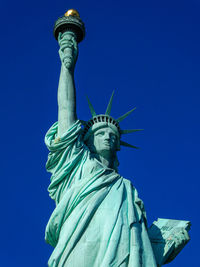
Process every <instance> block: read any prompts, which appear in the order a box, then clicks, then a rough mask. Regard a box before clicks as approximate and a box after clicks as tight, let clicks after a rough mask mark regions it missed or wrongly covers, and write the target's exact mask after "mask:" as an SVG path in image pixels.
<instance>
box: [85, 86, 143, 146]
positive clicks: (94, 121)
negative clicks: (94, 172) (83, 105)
mask: <svg viewBox="0 0 200 267" xmlns="http://www.w3.org/2000/svg"><path fill="white" fill-rule="evenodd" d="M113 96H114V91H113V93H112V95H111V98H110V101H109V103H108V106H107V109H106V112H105V114H100V115H97V114H96V112H95V110H94V107H93V105H92V103H91V102H90V100H89V98H88V97H87V101H88V105H89V109H90V112H91V114H92V118H91V119H90V120H89V121H87V122H86V121H81V122H82V124H83V125H84V129H83V133H82V134H83V139H84V141H86V140H87V139H88V138H89V136H90V135H91V132H94V131H96V130H97V129H98V128H102V127H105V126H107V127H110V128H112V130H113V131H114V132H115V133H116V135H117V136H118V138H119V140H120V145H121V146H126V147H131V148H136V149H138V148H139V147H137V146H133V145H131V144H128V143H126V142H124V141H122V140H121V135H123V134H128V133H133V132H138V131H142V130H143V129H130V130H122V129H121V128H120V125H119V123H120V122H121V121H123V120H124V119H125V118H126V117H128V115H130V114H131V113H132V112H133V111H134V110H135V109H136V108H133V109H131V110H130V111H128V112H127V113H125V114H124V115H122V116H121V117H119V118H118V119H114V118H113V117H111V116H110V112H111V108H112V102H113Z"/></svg>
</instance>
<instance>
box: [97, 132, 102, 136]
mask: <svg viewBox="0 0 200 267" xmlns="http://www.w3.org/2000/svg"><path fill="white" fill-rule="evenodd" d="M95 135H96V136H103V135H104V132H99V133H96V134H95Z"/></svg>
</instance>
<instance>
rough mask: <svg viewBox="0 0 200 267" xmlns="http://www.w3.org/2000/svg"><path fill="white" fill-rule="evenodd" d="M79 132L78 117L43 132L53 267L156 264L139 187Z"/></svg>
mask: <svg viewBox="0 0 200 267" xmlns="http://www.w3.org/2000/svg"><path fill="white" fill-rule="evenodd" d="M81 132H82V129H81V123H80V122H79V121H77V122H75V123H74V125H73V126H72V127H71V128H70V129H69V130H68V131H67V132H66V134H65V135H64V136H62V137H61V138H57V123H55V124H54V125H53V126H52V127H51V128H50V130H49V131H48V132H47V134H46V137H45V143H46V145H47V147H48V149H49V151H50V153H49V156H48V161H47V164H46V168H47V170H48V171H49V172H51V174H52V176H51V183H50V185H49V188H48V191H49V195H50V197H51V198H52V199H53V200H55V203H56V208H55V210H54V211H53V213H52V215H51V217H50V219H49V222H48V224H47V227H46V233H45V239H46V242H47V243H49V244H50V245H52V246H53V247H54V251H53V253H52V255H51V257H50V259H49V262H48V265H49V267H108V266H113V267H118V266H123V267H142V266H145V267H150V266H151V267H154V266H156V262H155V258H154V255H153V251H152V248H151V244H150V241H149V237H148V234H147V230H146V216H145V211H144V207H143V203H142V201H141V200H140V199H139V198H138V195H137V191H136V189H135V188H134V187H133V186H132V184H131V182H130V181H129V180H127V179H124V178H123V177H122V176H120V175H119V174H118V173H117V172H116V171H115V170H113V169H110V168H108V167H106V166H104V165H103V164H102V163H101V162H99V161H98V160H97V159H96V158H95V157H94V156H93V154H92V153H91V152H90V151H89V149H88V147H87V146H86V145H85V144H84V143H83V141H82V139H81Z"/></svg>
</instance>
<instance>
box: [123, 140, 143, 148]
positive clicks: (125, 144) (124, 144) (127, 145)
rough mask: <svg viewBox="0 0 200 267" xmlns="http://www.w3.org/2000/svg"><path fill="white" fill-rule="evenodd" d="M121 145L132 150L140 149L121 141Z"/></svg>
mask: <svg viewBox="0 0 200 267" xmlns="http://www.w3.org/2000/svg"><path fill="white" fill-rule="evenodd" d="M120 145H121V146H126V147H131V148H136V149H139V147H137V146H133V145H130V144H128V143H126V142H124V141H120Z"/></svg>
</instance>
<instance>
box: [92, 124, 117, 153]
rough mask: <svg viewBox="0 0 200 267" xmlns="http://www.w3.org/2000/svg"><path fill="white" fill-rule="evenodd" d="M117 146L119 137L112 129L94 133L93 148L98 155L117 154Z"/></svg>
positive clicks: (102, 129)
mask: <svg viewBox="0 0 200 267" xmlns="http://www.w3.org/2000/svg"><path fill="white" fill-rule="evenodd" d="M117 144H118V137H117V135H116V134H115V132H114V131H113V130H112V129H111V128H109V127H104V128H101V129H99V130H97V131H95V132H94V135H93V146H94V148H95V151H96V153H98V154H100V155H103V154H104V153H108V152H111V153H115V152H116V150H117Z"/></svg>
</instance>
